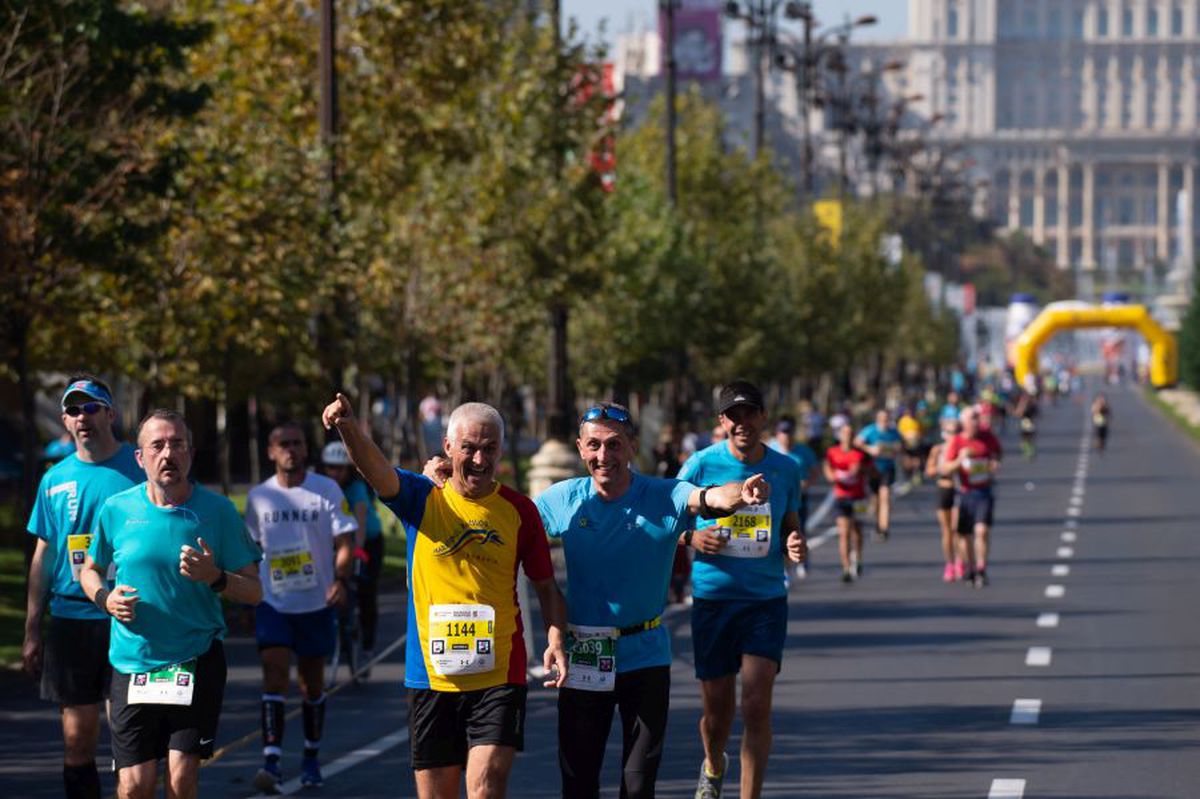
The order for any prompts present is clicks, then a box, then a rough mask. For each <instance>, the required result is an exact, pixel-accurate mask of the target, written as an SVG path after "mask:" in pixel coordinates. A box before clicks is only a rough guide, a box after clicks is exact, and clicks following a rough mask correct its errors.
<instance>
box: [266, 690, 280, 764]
mask: <svg viewBox="0 0 1200 799" xmlns="http://www.w3.org/2000/svg"><path fill="white" fill-rule="evenodd" d="M283 709H284V708H283V696H282V695H280V694H263V695H262V739H263V754H264V755H266V756H267V757H279V755H280V753H281V747H282V746H283Z"/></svg>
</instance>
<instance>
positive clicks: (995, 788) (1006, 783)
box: [988, 779, 1025, 799]
mask: <svg viewBox="0 0 1200 799" xmlns="http://www.w3.org/2000/svg"><path fill="white" fill-rule="evenodd" d="M1024 796H1025V780H1010V779H1005V780H1001V779H995V780H992V788H991V790H990V791H988V799H1023V797H1024Z"/></svg>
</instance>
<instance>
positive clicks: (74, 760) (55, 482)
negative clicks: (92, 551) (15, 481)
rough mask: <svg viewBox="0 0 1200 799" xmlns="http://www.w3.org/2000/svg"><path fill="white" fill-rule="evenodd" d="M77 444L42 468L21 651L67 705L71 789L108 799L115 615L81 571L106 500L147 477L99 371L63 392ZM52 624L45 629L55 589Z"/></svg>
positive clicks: (66, 421) (88, 798)
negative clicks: (105, 742) (105, 713)
mask: <svg viewBox="0 0 1200 799" xmlns="http://www.w3.org/2000/svg"><path fill="white" fill-rule="evenodd" d="M60 405H61V408H62V422H63V426H64V427H65V428H66V430H67V433H68V434H69V435H70V436H71V447H72V449H71V453H70V454H68V455H67V456H66V457H65V458H63V459H62V460H61V461H59V462H58V463H57V464H55V465H54V466H52V467H51V468H50V469H49V470H48V471H47V472H46V474H44V475H43V476H42V481H41V484H40V485H39V486H38V492H37V499H36V500H35V501H34V505H33V513H32V514H30V516H29V524H28V525H27V529H28V531H29V533H30V534H31V535H35V536H37V539H38V541H37V546H36V548H35V549H34V551H33V560H32V561H31V562H30V565H29V592H28V601H27V608H26V611H27V612H26V615H25V642H24V645H23V646H22V648H21V658H22V661H23V663H24V666H25V670H26V671H27V672H29V674H30V675H32V676H34V677H37V676H38V675H39V674H40V675H41V696H42V698H43V699H46V700H49V701H51V702H57V703H58V704H59V706H60V708H61V709H62V714H61V715H62V725H63V741H64V744H65V745H64V750H65V751H64V753H63V786H64V789H65V795H66V797H67V799H99V797H100V775H99V773H98V772H97V771H96V744H97V741H98V739H99V737H100V702H102V701H103V700H104V699H105V697H107V696H108V684H109V680H110V672H111V668H110V666H109V665H108V627H109V623H108V617H107V616H106V615H105V614H104V613H103V612H102V611H101V610H100V609H99V608H97V607H96V606H94V605H93V604H91V603H90V602H89V601H88V599H87V597H86V596H84V593H83V589H82V588H80V586H79V571H80V569H81V568H82V567H83V559H84V556H85V555H86V554H87V549H88V545H89V544H90V543H91V533H92V530H93V528H94V524H95V520H96V515H97V514H98V513H99V511H100V506H101V505H103V504H104V502H105V500H107V499H108V498H109V497H111V496H112V495H113V494H117V493H120V492H121V491H124V490H125V489H127V488H129V487H131V486H133V485H136V484H137V483H140V482H142V481H143V480H145V479H146V476H145V474H144V473H143V472H142V467H140V466H138V464H137V460H136V458H135V457H134V454H133V447H131V446H129V445H128V444H125V443H122V442H120V441H118V440H117V439H116V437H115V435H114V434H113V425H114V424H115V422H116V418H117V413H116V411H115V410H114V409H113V398H112V393H111V392H110V391H109V388H108V386H107V385H106V384H105V383H103V382H102V381H100V380H99V379H97V378H95V377H93V376H91V375H77V376H74V377H72V378H71V380H70V381H68V383H67V388H66V390H65V391H64V392H63V395H62V400H61V402H60ZM47 596H49V598H50V628H49V630H48V631H47V633H46V635H45V636H43V634H42V616H43V615H44V612H45V609H46V598H47Z"/></svg>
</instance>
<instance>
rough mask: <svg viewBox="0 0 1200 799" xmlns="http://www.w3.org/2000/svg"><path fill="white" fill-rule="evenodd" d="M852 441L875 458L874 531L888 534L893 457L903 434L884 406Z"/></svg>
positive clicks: (883, 536)
mask: <svg viewBox="0 0 1200 799" xmlns="http://www.w3.org/2000/svg"><path fill="white" fill-rule="evenodd" d="M854 445H855V446H856V447H858V448H859V449H861V450H863V451H865V452H866V453H867V454H868V455H870V456H871V457H872V458H874V460H875V473H874V474H873V475H872V477H871V491H872V492H873V493H874V494H875V497H876V499H875V534H876V536H878V537H879V538H885V539H886V538H887V537H888V533H889V531H890V530H891V526H892V484H893V483H895V482H896V458H897V457H898V456H899V454H900V452H901V450H902V449H903V447H904V437H903V436H901V435H900V431H899V430H897V429H896V426H895V425H894V424H892V415H891V414H890V413H889V412H888V411H887V410H886V409H884V408H880V409H879V410H878V411H876V412H875V421H874V422H872V423H871V424H869V425H867V426H866V427H864V428H863V429H862V430H860V431H859V432H858V435H857V436H855V437H854Z"/></svg>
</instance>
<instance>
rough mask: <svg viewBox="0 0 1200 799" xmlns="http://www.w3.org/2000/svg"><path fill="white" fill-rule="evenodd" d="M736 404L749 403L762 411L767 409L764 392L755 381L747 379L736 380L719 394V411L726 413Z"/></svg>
mask: <svg viewBox="0 0 1200 799" xmlns="http://www.w3.org/2000/svg"><path fill="white" fill-rule="evenodd" d="M735 405H749V406H751V407H753V408H758V409H759V410H760V411H761V410H765V406H764V404H763V397H762V392H761V391H759V390H758V387H757V386H755V385H754V384H753V383H750V382H748V381H745V380H734V381H733V382H732V383H730V384H729V385H727V386H725V387H724V388H722V389H721V393H720V394H719V395H717V413H719V414H720V413H725V412H726V411H727V410H729V409H730V408H732V407H734V406H735Z"/></svg>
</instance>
